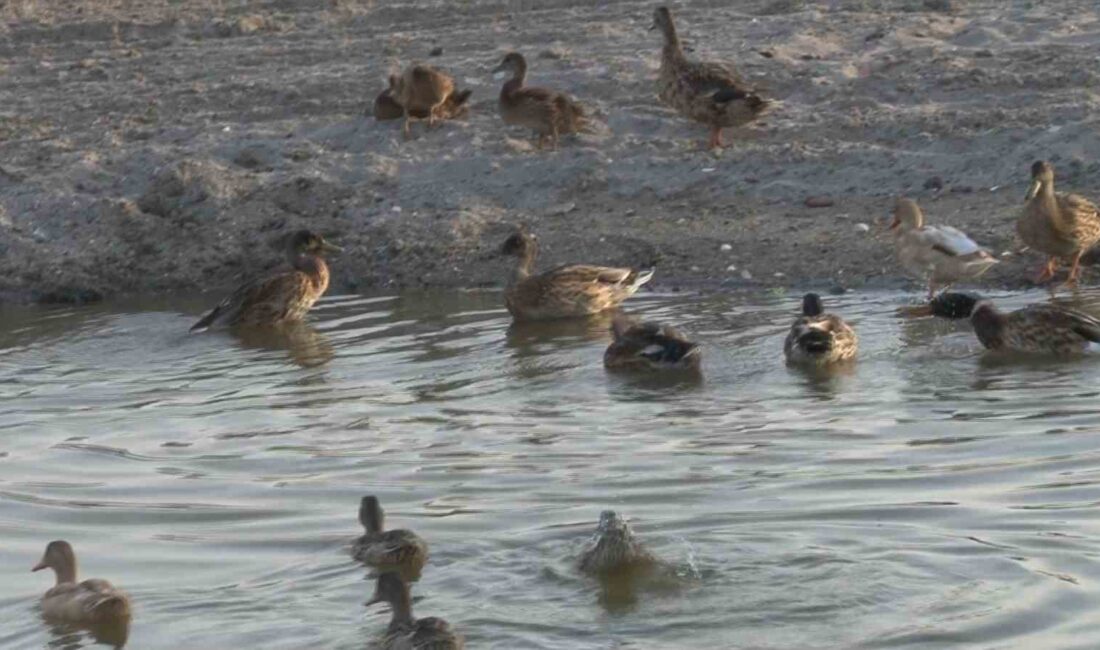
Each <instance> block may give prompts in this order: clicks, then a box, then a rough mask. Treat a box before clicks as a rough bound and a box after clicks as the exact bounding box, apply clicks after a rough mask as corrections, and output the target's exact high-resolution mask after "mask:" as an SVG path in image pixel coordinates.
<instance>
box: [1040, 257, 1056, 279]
mask: <svg viewBox="0 0 1100 650" xmlns="http://www.w3.org/2000/svg"><path fill="white" fill-rule="evenodd" d="M1056 264H1058V258H1056V257H1050V258H1047V265H1046V266H1045V267H1043V270H1042V271H1040V272H1039V275H1037V276H1035V284H1041V283H1043V282H1046V281H1047V280H1049V279H1051V278H1053V277H1054V267H1055V265H1056Z"/></svg>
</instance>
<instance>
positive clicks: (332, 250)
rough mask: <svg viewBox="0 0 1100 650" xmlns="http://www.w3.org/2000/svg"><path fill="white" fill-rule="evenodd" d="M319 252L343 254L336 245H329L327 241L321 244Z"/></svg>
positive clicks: (342, 250)
mask: <svg viewBox="0 0 1100 650" xmlns="http://www.w3.org/2000/svg"><path fill="white" fill-rule="evenodd" d="M321 250H323V251H325V252H326V253H342V252H344V249H343V248H340V247H339V246H337V245H336V244H330V243H328V242H327V241H326V242H321Z"/></svg>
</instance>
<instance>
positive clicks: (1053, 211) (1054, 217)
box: [1038, 179, 1066, 228]
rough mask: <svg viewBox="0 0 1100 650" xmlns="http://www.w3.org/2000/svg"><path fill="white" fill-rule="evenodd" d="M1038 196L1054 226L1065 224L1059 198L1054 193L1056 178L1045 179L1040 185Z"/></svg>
mask: <svg viewBox="0 0 1100 650" xmlns="http://www.w3.org/2000/svg"><path fill="white" fill-rule="evenodd" d="M1038 198H1039V202H1040V204H1041V205H1042V206H1043V211H1044V212H1045V213H1046V214H1048V215H1050V220H1051V221H1052V222H1053V223H1054V227H1055V228H1062V227H1063V226H1065V225H1066V224H1065V219H1063V218H1062V211H1061V210H1059V209H1058V198H1057V195H1056V194H1055V193H1054V179H1051V180H1049V181H1043V183H1042V185H1040V186H1039V194H1038Z"/></svg>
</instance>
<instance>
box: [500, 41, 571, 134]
mask: <svg viewBox="0 0 1100 650" xmlns="http://www.w3.org/2000/svg"><path fill="white" fill-rule="evenodd" d="M499 72H510V73H511V74H512V76H511V78H509V79H508V80H507V81H505V82H504V85H503V86H502V87H501V89H500V102H499V106H500V117H501V119H502V120H504V123H505V124H509V125H515V126H523V127H526V128H528V129H531V130H532V131H534V132H535V133H537V134H538V147H539V149H542V147H543V144H544V143H545V141H546V140H550V146H551V147H552V148H554V149H557V147H558V135H560V134H562V133H577V132H579V131H583V130H585V128H586V127H587V125H588V118H587V117H586V115H585V111H584V109H583V108H582V107H581V105H580V104H578V103H577V102H576V100H574V99H572V98H570V97H569V96H567V95H565V94H563V93H560V92H558V91H556V90H550V89H548V88H539V87H537V86H525V85H524V83H525V82H526V80H527V60H526V59H524V58H523V55H522V54H520V53H519V52H509V53H508V54H507V55H505V57H504V60H502V61H501V62H500V65H498V66H497V67H496V68H494V69H493V73H494V74H496V73H499Z"/></svg>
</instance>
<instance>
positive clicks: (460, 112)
mask: <svg viewBox="0 0 1100 650" xmlns="http://www.w3.org/2000/svg"><path fill="white" fill-rule="evenodd" d="M397 80H398V77H397V75H392V74H391V75H390V77H389V87H388V88H386V89H384V90H383V91H382V92H380V93H378V96H377V97H375V99H374V119H376V120H378V121H379V122H381V121H384V120H398V119H401V118H403V117H405V109H404V108H403V107H402V106H401V104H399V103H397V100H396V99H394V87H395V86H396V85H397ZM472 92H473V91H471V90H470V89H466V90H456V91H454V92H453V93H451V94H450V95H447V99H446V100H444V102H443V105H442V106H441V107H439V114H438V115H437V117H438V118H439V119H442V120H454V119H458V118H460V117H464V116H465V115H466V114H467V113H469V112H470V107H469V104H467V101H468V100H469V99H470V94H471V93H472ZM409 115H410V116H412V117H415V118H417V119H420V120H423V119H428V118H429V117H431V114H430V112H429V111H424V110H420V109H414V110H411V111H409Z"/></svg>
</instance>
